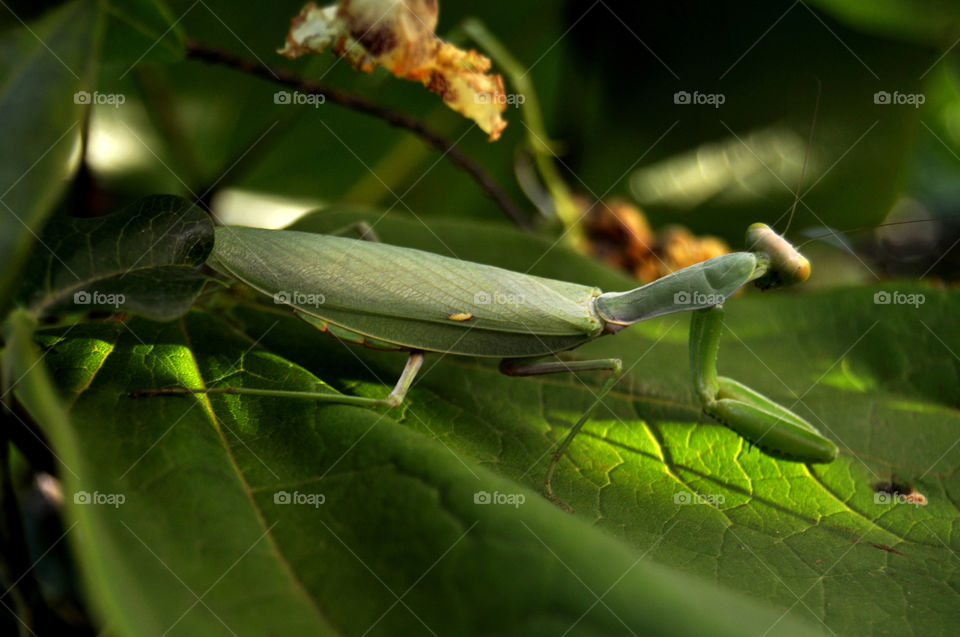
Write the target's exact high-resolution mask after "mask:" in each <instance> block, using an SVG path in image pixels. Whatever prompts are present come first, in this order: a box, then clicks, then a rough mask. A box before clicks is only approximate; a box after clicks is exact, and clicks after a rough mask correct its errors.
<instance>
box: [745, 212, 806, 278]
mask: <svg viewBox="0 0 960 637" xmlns="http://www.w3.org/2000/svg"><path fill="white" fill-rule="evenodd" d="M747 249H748V250H751V251H753V252H759V253H760V254H763V255H765V256H766V257H767V258H768V259H769V261H770V265H769V269H768V270H767V273H766V274H765V275H763V276H762V277H760V278H759V279H757V286H758V287H760V288H761V289H767V288H772V287H778V286H781V285H793V284H795V283H803V282H804V281H806V280H807V279H808V278H810V262H809V261H808V260H807V258H806V257H804V256H803V255H802V254H800V253H799V252H798V251H797V249H796V248H794V247H793V245H791V244H790V242H789V241H787V240H786V239H784V238H783V237H781V236H780V235H778V234H777V233H776V232H774V231H773V229H772V228H771V227H770V226H768V225H766V224H764V223H755V224H753V225H751V226H750V227H749V228H748V229H747Z"/></svg>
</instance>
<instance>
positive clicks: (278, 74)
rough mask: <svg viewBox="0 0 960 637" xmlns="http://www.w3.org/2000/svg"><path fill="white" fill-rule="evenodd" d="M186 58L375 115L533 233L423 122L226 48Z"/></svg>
mask: <svg viewBox="0 0 960 637" xmlns="http://www.w3.org/2000/svg"><path fill="white" fill-rule="evenodd" d="M187 57H188V58H191V59H194V60H201V61H203V62H207V63H210V64H218V65H220V66H225V67H228V68H232V69H235V70H237V71H242V72H244V73H248V74H250V75H254V76H256V77H260V78H263V79H265V80H269V81H271V82H275V83H277V84H283V85H284V86H288V87H290V88H293V89H296V90H298V91H300V92H301V93H310V94H311V95H322V96H323V97H324V99H325V100H329V101H331V102H335V103H337V104H340V105H341V106H345V107H347V108H349V109H351V110H354V111H358V112H361V113H366V114H367V115H372V116H373V117H377V118H379V119H382V120H384V121H386V122H387V123H388V124H390V125H391V126H396V127H397V128H403V129H405V130H408V131H410V132H411V133H413V134H414V135H417V136H418V137H420V138H421V139H422V140H423V141H425V142H426V143H427V144H428V145H430V146H431V147H433V148H435V149H436V150H439V151H440V152H441V153H443V155H444V156H445V157H448V158H449V159H450V161H452V162H453V163H454V164H455V165H456V166H457V167H458V168H460V169H461V170H464V171H466V172H467V174H469V175H470V176H471V177H473V179H474V180H475V181H476V182H477V184H479V186H480V189H481V190H483V192H484V193H486V195H487V196H488V197H490V198H491V199H493V200H494V201H495V202H496V203H497V205H498V206H500V208H501V209H503V211H504V212H505V213H507V216H508V217H510V219H511V220H512V221H513V222H514V223H515V224H516V225H517V226H519V227H520V228H523V229H524V230H530V221H529V219H528V218H527V217H526V215H524V213H523V212H522V211H521V210H520V208H518V207H517V204H516V203H514V201H513V200H512V199H511V198H510V196H509V195H507V193H506V192H504V191H503V190H502V189H501V188H500V186H498V185H497V183H496V182H495V181H494V179H493V177H492V176H491V175H490V174H489V173H488V172H487V171H485V170H484V169H483V168H482V167H481V166H480V165H479V164H477V163H476V162H475V161H473V160H472V159H470V157H468V156H467V155H465V154H464V153H462V152H461V151H460V150H458V149H457V148H456V147H455V146H454V144H453V142H451V141H450V140H449V139H447V138H445V137H444V136H443V135H440V134H439V133H437V132H435V131H433V130H431V129H430V128H428V127H427V125H426V124H424V123H423V122H422V121H421V120H419V119H417V118H415V117H411V116H409V115H405V114H403V113H400V112H398V111H394V110H392V109H390V108H387V107H385V106H380V105H379V104H376V103H374V102H371V101H370V100H368V99H366V98H364V97H361V96H359V95H354V94H353V93H347V92H345V91H341V90H340V89H336V88H333V87H330V86H325V85H323V84H318V83H316V82H311V81H310V80H306V79H304V78H302V77H300V76H299V75H297V74H295V73H291V72H290V71H287V70H284V69H279V68H271V67H269V66H266V65H264V64H261V63H259V62H256V61H254V60H250V59H247V58H243V57H240V56H239V55H236V54H234V53H231V52H229V51H226V50H224V49H219V48H216V47H212V46H207V45H204V44H201V43H199V42H197V41H196V40H188V41H187Z"/></svg>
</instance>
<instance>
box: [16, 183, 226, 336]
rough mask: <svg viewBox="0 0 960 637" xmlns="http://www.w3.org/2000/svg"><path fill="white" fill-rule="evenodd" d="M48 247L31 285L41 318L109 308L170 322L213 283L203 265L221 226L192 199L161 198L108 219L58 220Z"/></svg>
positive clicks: (31, 300)
mask: <svg viewBox="0 0 960 637" xmlns="http://www.w3.org/2000/svg"><path fill="white" fill-rule="evenodd" d="M42 245H43V247H44V248H45V249H43V250H38V251H37V253H36V256H35V258H34V259H33V260H32V261H31V264H30V267H29V268H28V272H27V278H26V279H25V281H24V290H25V291H27V292H28V293H30V294H31V295H32V296H30V297H28V298H25V299H24V300H25V302H26V303H27V304H29V306H30V308H31V310H32V311H33V312H34V314H35V315H37V316H49V315H53V314H56V313H58V312H78V311H88V310H91V309H101V310H108V311H118V310H123V311H131V312H136V313H138V314H143V315H145V316H149V317H151V318H154V319H156V320H161V321H162V320H170V319H174V318H176V317H178V316H180V315H181V314H183V313H184V312H186V311H187V309H188V308H189V307H190V305H191V304H192V303H193V300H194V299H195V298H196V296H197V294H199V292H200V289H201V288H202V287H203V284H204V282H205V281H206V280H207V277H206V276H205V275H204V274H202V273H201V272H200V271H199V269H198V267H199V266H200V265H202V264H203V263H204V261H206V259H207V256H208V255H209V254H210V251H211V250H212V249H213V223H212V222H211V221H210V217H209V216H207V214H206V213H204V211H203V210H201V209H200V208H199V207H197V206H195V205H193V204H191V203H190V202H189V201H186V200H185V199H181V198H180V197H175V196H171V195H155V196H151V197H145V198H143V199H141V200H140V201H138V202H136V203H133V204H131V205H130V206H128V207H127V208H125V209H124V210H121V211H120V212H117V213H114V214H112V215H109V216H107V217H100V218H96V219H72V218H71V219H61V220H58V222H57V223H54V224H51V226H50V228H49V231H48V232H47V233H45V234H44V236H43V239H42Z"/></svg>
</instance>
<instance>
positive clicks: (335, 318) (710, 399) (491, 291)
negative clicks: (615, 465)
mask: <svg viewBox="0 0 960 637" xmlns="http://www.w3.org/2000/svg"><path fill="white" fill-rule="evenodd" d="M747 245H748V250H747V251H744V252H737V253H733V254H727V255H723V256H720V257H716V258H713V259H710V260H708V261H705V262H703V263H700V264H697V265H694V266H690V267H688V268H684V269H682V270H679V271H677V272H674V273H673V274H671V275H669V276H667V277H664V278H662V279H659V280H657V281H654V282H653V283H650V284H648V285H645V286H642V287H639V288H636V289H634V290H629V291H626V292H606V293H604V292H602V291H601V290H599V289H597V288H594V287H589V286H583V285H578V284H573V283H567V282H563V281H556V280H551V279H545V278H540V277H536V276H531V275H526V274H521V273H518V272H512V271H509V270H504V269H501V268H496V267H493V266H488V265H481V264H477V263H468V262H464V261H460V260H457V259H453V258H449V257H444V256H440V255H437V254H433V253H429V252H423V251H420V250H414V249H409V248H401V247H397V246H391V245H385V244H381V243H377V242H371V241H363V240H358V239H349V238H344V237H339V236H331V235H319V234H311V233H303V232H293V231H284V230H263V229H256V228H245V227H223V228H218V229H217V231H216V240H215V244H214V249H213V253H212V255H211V257H210V259H209V261H208V264H209V265H211V266H212V267H213V268H214V269H216V270H218V271H219V272H221V273H223V274H225V275H227V276H228V277H232V278H235V279H237V280H239V281H241V282H243V283H245V284H246V285H248V286H250V287H252V288H254V289H256V290H258V291H259V292H261V293H263V294H265V295H268V296H272V297H273V298H274V301H275V302H277V303H282V304H284V305H287V306H289V307H290V308H292V310H293V311H294V312H295V313H296V314H297V315H298V316H300V317H301V318H302V319H304V320H305V321H307V322H308V323H310V324H312V325H313V326H315V327H317V328H318V329H320V330H322V331H324V332H327V333H329V334H330V335H332V336H334V337H336V338H339V339H341V340H342V341H345V342H348V343H354V344H362V345H365V346H367V347H373V348H378V349H385V350H395V351H403V352H407V353H408V356H409V357H408V360H407V364H406V366H405V368H404V370H403V372H402V373H401V375H400V378H399V380H398V381H397V383H396V386H395V387H394V388H393V390H392V391H391V392H390V394H389V396H387V397H386V398H367V397H359V396H349V395H342V394H331V393H320V392H310V391H284V390H265V389H256V388H248V387H211V388H204V389H187V388H169V389H165V390H156V391H155V392H153V393H162V394H170V393H234V394H254V395H264V396H279V397H289V398H305V399H311V400H316V401H324V402H335V403H345V404H351V405H360V406H365V407H387V408H392V407H396V406H398V405H400V404H401V403H402V402H403V400H404V397H405V396H406V394H407V391H408V390H409V389H410V386H411V385H412V383H413V381H414V378H415V377H416V375H417V372H418V371H419V370H420V368H421V365H422V364H423V359H424V355H425V354H426V353H431V352H436V353H443V354H451V355H458V356H475V357H488V358H489V357H493V358H499V359H502V360H501V363H500V370H501V371H502V372H503V373H505V374H508V375H511V376H534V375H541V374H553V373H563V372H579V371H606V372H609V373H610V377H609V379H608V380H607V381H606V382H605V383H604V384H603V386H602V387H601V388H600V390H599V391H598V392H597V393H596V395H595V399H594V400H593V402H592V404H591V405H590V406H589V407H588V408H587V409H586V411H585V412H584V413H583V414H582V415H581V416H580V418H579V419H578V420H577V421H576V423H575V424H574V425H573V426H572V427H571V429H570V432H569V434H568V435H567V436H566V438H565V439H564V440H563V441H562V442H561V443H560V445H559V446H558V447H557V448H556V450H555V452H554V454H553V457H552V459H551V461H550V465H549V467H548V469H547V474H546V477H545V482H544V484H545V493H546V495H547V497H549V498H550V499H552V500H554V501H558V500H557V498H556V497H555V496H554V494H553V489H552V487H551V480H552V477H553V473H554V470H555V469H556V467H557V464H558V463H559V462H560V459H561V457H562V456H563V453H564V451H565V450H566V449H567V447H568V446H569V445H570V443H571V442H572V441H573V440H574V438H575V437H576V435H577V433H578V432H579V431H580V430H581V428H582V427H583V425H584V423H586V422H587V420H588V418H589V417H590V415H591V414H592V413H593V411H594V410H595V409H596V408H597V406H598V405H599V404H600V403H601V401H602V400H603V398H604V396H605V395H606V394H607V393H608V392H609V391H610V390H611V389H612V388H613V386H614V385H615V384H616V382H617V380H618V379H619V378H620V375H621V373H622V369H623V366H622V363H621V361H620V360H618V359H598V360H585V361H564V360H560V359H559V358H556V356H555V354H557V353H558V352H563V351H567V350H571V349H575V348H577V347H579V346H581V345H583V344H584V343H587V342H589V341H592V340H594V339H597V338H600V337H604V336H610V335H614V334H616V333H617V332H619V331H620V330H622V329H625V328H627V327H628V326H630V325H632V324H634V323H637V322H640V321H643V320H645V319H648V318H652V317H656V316H661V315H664V314H670V313H674V312H682V311H693V312H694V317H693V321H692V323H691V329H690V361H691V369H692V373H693V381H694V385H695V388H696V391H697V396H698V397H699V399H700V402H701V404H702V406H703V410H704V411H705V412H706V413H707V414H708V415H710V416H711V417H713V418H714V419H716V420H718V421H720V422H721V423H723V424H725V425H726V426H728V427H729V428H730V429H732V430H733V431H735V432H737V433H738V434H739V435H741V436H742V437H743V438H745V439H746V440H747V441H749V442H750V443H751V444H753V445H755V446H757V447H758V448H760V449H761V450H763V451H764V452H765V453H767V454H770V455H773V456H777V457H783V458H788V459H793V460H798V461H802V462H830V461H832V460H833V459H834V458H836V456H837V447H836V445H834V444H833V442H831V441H830V440H828V439H826V438H824V437H823V436H822V435H821V434H820V433H819V432H818V431H817V429H816V428H815V427H813V425H811V424H810V423H808V422H807V421H806V420H804V419H803V418H801V417H800V416H798V415H796V414H794V413H793V412H791V411H790V410H788V409H786V408H785V407H782V406H780V405H778V404H777V403H775V402H773V401H771V400H770V399H768V398H765V397H764V396H762V395H760V394H759V393H757V392H755V391H753V390H752V389H750V388H748V387H746V386H744V385H742V384H740V383H738V382H737V381H735V380H732V379H729V378H724V377H721V376H718V375H717V370H716V360H717V351H718V348H719V343H720V335H721V331H722V326H723V310H722V305H723V303H724V302H725V301H726V300H727V299H728V298H729V297H730V296H731V295H732V294H733V293H734V292H736V291H737V290H738V289H739V288H740V287H741V286H743V285H745V284H747V283H749V282H751V281H752V282H754V283H755V284H756V285H758V286H760V287H762V288H771V287H778V286H784V285H791V284H794V283H799V282H802V281H804V280H805V279H806V278H807V277H808V276H809V273H810V264H809V262H808V261H807V260H806V259H805V258H804V257H803V256H802V255H801V254H800V253H799V252H797V250H796V249H794V248H793V246H791V245H790V244H789V243H788V242H787V241H786V240H784V239H783V238H782V237H780V236H779V235H777V234H776V233H775V232H774V231H773V230H771V229H770V228H769V227H767V226H765V225H763V224H754V225H753V226H751V227H750V229H749V230H748V232H747ZM544 357H552V360H535V359H537V358H544ZM531 359H533V360H531Z"/></svg>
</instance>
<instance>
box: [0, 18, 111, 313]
mask: <svg viewBox="0 0 960 637" xmlns="http://www.w3.org/2000/svg"><path fill="white" fill-rule="evenodd" d="M101 28H102V24H101V21H100V18H99V15H98V11H97V3H96V2H94V1H93V0H76V1H74V2H70V3H67V4H65V5H63V6H62V7H58V8H57V9H55V10H53V11H50V12H49V13H48V14H46V15H45V16H43V18H42V19H41V20H39V21H38V22H37V23H36V24H34V25H32V27H21V28H17V29H13V30H10V31H7V32H6V33H4V34H3V36H2V38H0V86H2V89H0V137H2V138H3V144H2V148H0V261H2V263H3V268H0V309H2V308H3V306H4V305H5V304H6V301H7V297H8V296H9V294H10V293H11V288H12V286H13V284H14V282H15V281H16V280H17V276H18V275H19V271H20V266H21V265H22V264H23V262H24V260H25V259H26V258H27V254H28V252H29V250H30V247H31V245H32V244H33V242H34V241H35V239H36V237H37V235H38V234H39V233H40V231H41V229H42V228H43V224H44V222H45V221H46V219H47V216H48V215H49V214H50V212H51V211H52V210H53V206H54V205H55V204H56V202H57V200H58V199H59V198H60V195H61V194H62V192H63V189H64V186H65V185H66V179H67V177H68V176H69V175H70V174H71V172H72V169H73V168H74V167H75V166H76V162H75V161H74V162H71V161H70V159H71V155H72V154H75V153H77V152H78V147H77V146H78V143H79V139H80V130H81V128H82V124H81V119H82V116H83V111H84V109H85V108H86V106H85V103H87V102H89V97H90V94H89V91H88V92H87V93H86V94H84V93H82V92H81V91H82V90H83V89H89V86H90V79H91V77H92V72H93V63H94V60H95V59H96V52H97V50H98V47H99V42H100V38H99V32H100V30H101Z"/></svg>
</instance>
